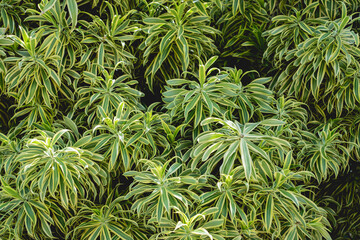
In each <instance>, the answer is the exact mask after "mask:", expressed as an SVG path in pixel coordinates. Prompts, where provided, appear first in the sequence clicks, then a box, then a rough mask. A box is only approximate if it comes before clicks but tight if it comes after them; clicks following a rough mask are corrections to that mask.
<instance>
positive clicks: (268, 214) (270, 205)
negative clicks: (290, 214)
mask: <svg viewBox="0 0 360 240" xmlns="http://www.w3.org/2000/svg"><path fill="white" fill-rule="evenodd" d="M273 216H274V199H273V196H272V195H271V194H269V195H268V196H267V199H266V207H265V228H266V231H268V232H270V228H271V223H272V219H273Z"/></svg>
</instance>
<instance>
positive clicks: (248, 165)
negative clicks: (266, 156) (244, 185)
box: [240, 139, 252, 181]
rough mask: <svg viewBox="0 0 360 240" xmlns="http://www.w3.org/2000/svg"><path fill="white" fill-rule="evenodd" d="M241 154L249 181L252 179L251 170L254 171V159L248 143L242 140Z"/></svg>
mask: <svg viewBox="0 0 360 240" xmlns="http://www.w3.org/2000/svg"><path fill="white" fill-rule="evenodd" d="M240 153H241V162H242V165H243V166H244V171H245V177H246V180H247V181H249V180H250V177H251V170H252V159H251V156H250V152H249V149H248V146H247V143H246V140H244V139H241V140H240Z"/></svg>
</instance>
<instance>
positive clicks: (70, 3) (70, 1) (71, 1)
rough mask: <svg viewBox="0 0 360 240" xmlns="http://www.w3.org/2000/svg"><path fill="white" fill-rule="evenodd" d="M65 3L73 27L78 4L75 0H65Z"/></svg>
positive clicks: (77, 12) (75, 22)
mask: <svg viewBox="0 0 360 240" xmlns="http://www.w3.org/2000/svg"><path fill="white" fill-rule="evenodd" d="M66 3H67V7H68V9H69V13H70V17H71V24H72V29H74V28H75V27H76V24H77V17H78V14H79V11H78V6H77V3H76V0H66Z"/></svg>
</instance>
